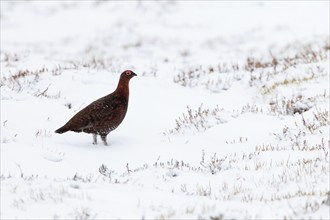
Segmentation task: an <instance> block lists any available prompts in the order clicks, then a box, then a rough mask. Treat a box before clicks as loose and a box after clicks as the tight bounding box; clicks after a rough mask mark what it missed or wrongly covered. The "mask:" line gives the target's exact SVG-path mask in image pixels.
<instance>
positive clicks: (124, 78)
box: [117, 70, 137, 95]
mask: <svg viewBox="0 0 330 220" xmlns="http://www.w3.org/2000/svg"><path fill="white" fill-rule="evenodd" d="M134 76H137V75H136V73H134V72H133V71H131V70H125V71H124V72H122V73H121V75H120V79H119V82H118V86H117V90H118V91H123V90H124V93H125V94H127V95H128V83H129V81H130V79H132V78H133V77H134Z"/></svg>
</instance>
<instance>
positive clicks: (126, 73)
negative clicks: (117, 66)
mask: <svg viewBox="0 0 330 220" xmlns="http://www.w3.org/2000/svg"><path fill="white" fill-rule="evenodd" d="M134 76H137V75H136V73H134V72H133V71H131V70H125V71H124V72H122V74H121V75H120V79H128V80H130V79H131V78H133V77H134Z"/></svg>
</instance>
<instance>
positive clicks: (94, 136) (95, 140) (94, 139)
mask: <svg viewBox="0 0 330 220" xmlns="http://www.w3.org/2000/svg"><path fill="white" fill-rule="evenodd" d="M93 144H97V136H96V134H93Z"/></svg>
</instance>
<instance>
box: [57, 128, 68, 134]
mask: <svg viewBox="0 0 330 220" xmlns="http://www.w3.org/2000/svg"><path fill="white" fill-rule="evenodd" d="M68 130H69V129H67V128H66V127H65V126H63V127H60V128H59V129H57V130H56V131H55V133H58V134H63V133H65V132H67V131H68Z"/></svg>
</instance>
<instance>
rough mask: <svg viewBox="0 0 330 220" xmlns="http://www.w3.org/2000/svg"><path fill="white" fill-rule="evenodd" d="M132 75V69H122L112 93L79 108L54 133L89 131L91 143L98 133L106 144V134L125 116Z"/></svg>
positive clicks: (94, 141)
mask: <svg viewBox="0 0 330 220" xmlns="http://www.w3.org/2000/svg"><path fill="white" fill-rule="evenodd" d="M134 76H136V74H135V73H134V72H133V71H131V70H126V71H124V72H123V73H122V74H121V75H120V79H119V82H118V86H117V89H116V90H115V91H114V92H113V93H111V94H109V95H107V96H104V97H102V98H100V99H98V100H96V101H94V102H92V103H91V104H89V105H88V106H86V107H85V108H84V109H82V110H80V111H79V112H78V113H77V114H76V115H75V116H73V117H72V118H71V119H70V120H69V121H68V122H67V123H66V124H65V125H64V126H63V127H61V128H59V129H57V130H56V131H55V133H59V134H62V133H65V132H67V131H74V132H85V133H90V134H93V144H96V143H97V138H96V135H100V136H101V139H102V141H103V143H104V145H107V135H108V134H109V133H110V132H111V131H113V130H115V129H116V128H117V127H118V126H119V125H120V123H121V122H122V121H123V120H124V118H125V115H126V112H127V106H128V98H129V86H128V84H129V81H130V79H131V78H133V77H134Z"/></svg>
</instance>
